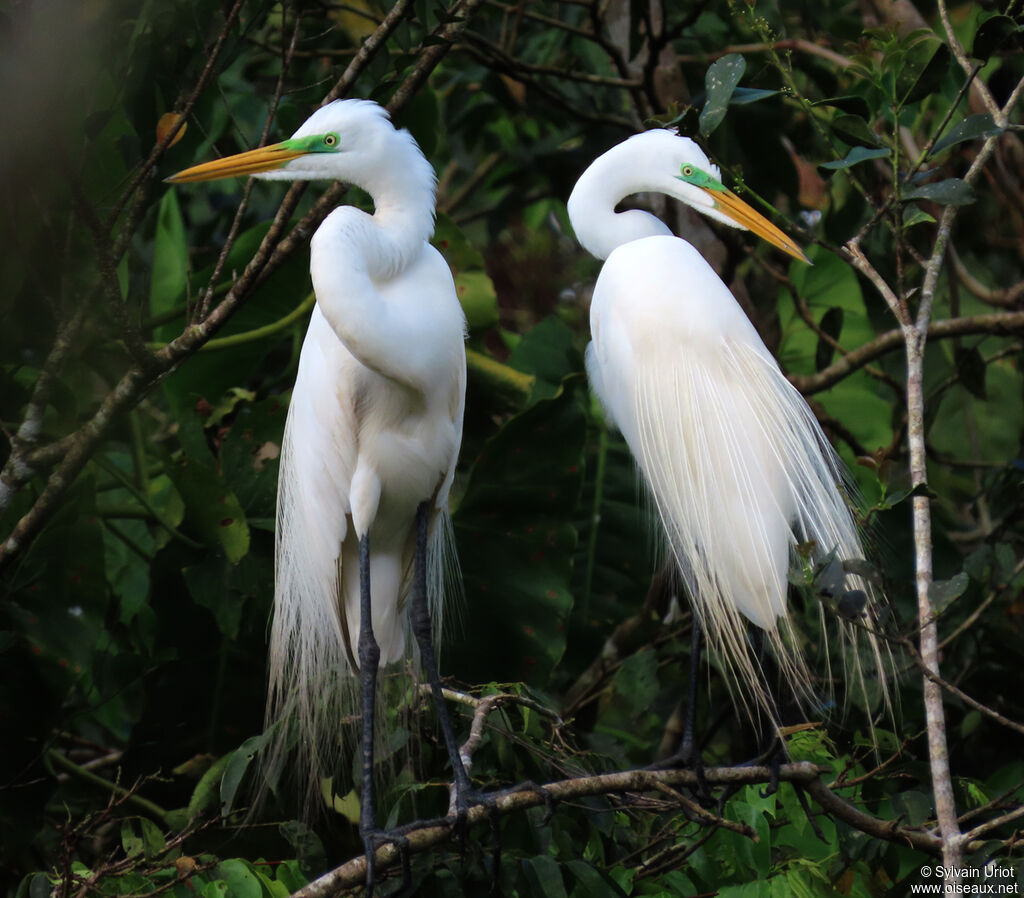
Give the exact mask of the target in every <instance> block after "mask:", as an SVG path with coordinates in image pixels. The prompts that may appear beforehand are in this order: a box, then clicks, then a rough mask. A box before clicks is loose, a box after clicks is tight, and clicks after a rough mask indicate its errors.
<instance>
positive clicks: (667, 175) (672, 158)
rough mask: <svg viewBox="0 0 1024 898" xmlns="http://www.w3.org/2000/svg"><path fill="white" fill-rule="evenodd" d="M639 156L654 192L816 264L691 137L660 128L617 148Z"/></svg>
mask: <svg viewBox="0 0 1024 898" xmlns="http://www.w3.org/2000/svg"><path fill="white" fill-rule="evenodd" d="M619 148H622V149H623V150H625V151H626V152H630V153H633V152H638V153H639V154H641V155H642V156H643V157H644V163H643V164H644V166H645V167H646V168H647V170H648V173H649V174H651V175H653V177H654V178H655V179H656V181H657V183H656V185H655V186H654V187H653V189H655V190H658V191H660V192H662V193H666V194H668V195H669V196H671V197H674V198H675V199H677V200H679V201H681V202H683V203H686V204H687V205H688V206H692V207H693V208H694V209H696V210H697V211H698V212H701V213H702V214H704V215H707V216H708V217H709V218H713V219H715V220H716V221H720V222H722V223H723V224H727V225H729V226H730V227H734V228H743V229H744V230H749V231H752V232H753V233H755V234H757V236H758V237H761V238H762V239H763V240H767V241H768V242H769V243H770V244H772V246H776V247H778V248H779V249H781V250H782V251H783V252H785V253H788V254H789V255H790V256H792V257H793V258H795V259H799V260H800V261H801V262H808V261H810V260H809V259H808V258H807V256H806V255H805V254H804V252H803V250H802V249H800V247H799V246H797V244H796V242H795V241H794V240H792V239H791V238H790V237H788V236H787V235H786V234H785V233H784V232H783V231H781V230H780V229H779V228H777V227H776V226H775V225H773V224H772V223H771V222H770V221H768V219H767V218H765V217H764V216H763V215H761V213H760V212H758V211H756V210H755V209H754V208H752V207H751V206H750V205H748V204H747V203H745V202H744V201H743V200H741V199H740V198H739V197H738V196H736V194H735V193H733V192H732V191H730V190H727V189H726V187H725V185H724V184H722V173H721V172H720V171H719V168H718V166H717V165H715V164H714V163H713V162H711V160H710V159H708V157H707V156H706V155H705V154H704V151H703V150H702V149H701V148H700V147H699V146H698V145H697V144H696V143H695V142H694V141H692V140H690V138H688V137H682V136H680V135H679V134H678V133H677V132H676V131H675V130H670V129H666V128H659V129H656V130H653V131H645V132H644V133H642V134H637V135H635V136H634V137H631V138H629V140H627V141H625V142H624V143H622V144H620V145H619V147H616V148H614V149H613V150H611V151H610V153H611V152H615V151H616V150H618V149H619Z"/></svg>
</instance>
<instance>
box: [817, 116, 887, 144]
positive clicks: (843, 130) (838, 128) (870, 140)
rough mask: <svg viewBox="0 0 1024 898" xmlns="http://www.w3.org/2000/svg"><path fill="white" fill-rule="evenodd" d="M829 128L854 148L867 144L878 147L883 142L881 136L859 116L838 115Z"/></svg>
mask: <svg viewBox="0 0 1024 898" xmlns="http://www.w3.org/2000/svg"><path fill="white" fill-rule="evenodd" d="M829 127H830V128H831V129H832V130H833V131H834V132H835V133H836V135H837V136H838V137H839V138H840V139H842V140H844V141H846V143H848V144H852V145H854V146H856V145H858V144H867V145H868V146H873V147H877V146H879V145H880V144H881V142H882V141H881V139H880V138H879V136H878V135H877V134H875V132H874V131H872V130H871V128H870V127H868V123H867V122H866V121H864V119H862V118H861V117H860V116H857V115H837V116H836V117H835V118H834V119H832V121H831V122H830V123H829Z"/></svg>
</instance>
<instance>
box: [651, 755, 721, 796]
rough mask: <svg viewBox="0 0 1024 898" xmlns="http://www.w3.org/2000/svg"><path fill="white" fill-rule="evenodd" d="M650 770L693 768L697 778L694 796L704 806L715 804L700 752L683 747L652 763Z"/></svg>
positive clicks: (693, 790)
mask: <svg viewBox="0 0 1024 898" xmlns="http://www.w3.org/2000/svg"><path fill="white" fill-rule="evenodd" d="M647 769H648V770H691V771H693V775H694V776H695V777H696V778H697V786H696V788H695V789H691V790H690V791H691V792H692V793H693V797H694V798H696V799H697V803H698V804H699V805H700V806H701V807H702V808H710V807H712V806H714V804H715V799H714V796H713V795H712V794H711V784H710V783H709V782H708V781H707V779H705V777H704V761H703V760H702V759H701V756H700V754H699V753H697V752H695V751H692V750H687V749H686V748H681V749H680V750H679V751H677V752H675V753H674V754H671V755H669V756H668V757H667V758H663V759H662V760H660V761H658V762H656V763H654V764H651V765H649V766H648V768H647Z"/></svg>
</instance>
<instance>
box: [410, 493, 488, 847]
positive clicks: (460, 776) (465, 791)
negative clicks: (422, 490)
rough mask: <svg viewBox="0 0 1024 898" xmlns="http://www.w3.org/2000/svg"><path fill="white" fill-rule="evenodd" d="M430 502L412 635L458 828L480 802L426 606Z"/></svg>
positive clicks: (420, 517) (423, 517) (421, 519)
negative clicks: (447, 767) (451, 784)
mask: <svg viewBox="0 0 1024 898" xmlns="http://www.w3.org/2000/svg"><path fill="white" fill-rule="evenodd" d="M427 523H428V522H427V503H426V502H421V503H420V505H419V507H418V508H417V509H416V561H415V568H414V571H413V586H412V632H413V635H414V636H415V637H416V643H417V645H419V648H420V660H421V661H422V663H423V668H424V670H425V671H426V672H427V679H428V680H429V681H430V692H431V694H432V695H433V697H434V706H435V707H436V708H437V717H438V721H439V722H440V724H441V734H442V736H443V737H444V744H445V748H447V749H448V758H449V760H450V761H451V764H452V774H453V777H454V780H455V808H456V813H457V815H458V820H459V826H460V827H463V828H464V827H465V821H466V814H467V813H468V812H469V805H470V803H471V802H476V803H479V796H478V795H476V794H475V793H474V791H473V786H472V783H471V782H470V779H469V774H467V773H466V766H465V765H464V764H463V763H462V756H461V755H460V754H459V746H458V744H457V743H456V741H455V731H454V730H453V729H452V721H451V718H450V717H449V716H448V706H447V705H446V704H445V701H444V694H443V693H442V691H441V676H440V674H439V673H438V670H437V659H436V657H435V655H434V643H433V639H432V633H431V624H430V608H429V607H428V605H427Z"/></svg>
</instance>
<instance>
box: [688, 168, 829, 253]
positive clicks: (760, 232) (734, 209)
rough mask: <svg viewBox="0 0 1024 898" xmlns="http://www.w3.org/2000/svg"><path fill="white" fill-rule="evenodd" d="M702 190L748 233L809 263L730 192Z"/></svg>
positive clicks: (783, 234) (798, 249) (768, 224)
mask: <svg viewBox="0 0 1024 898" xmlns="http://www.w3.org/2000/svg"><path fill="white" fill-rule="evenodd" d="M702 189H703V190H704V191H705V192H706V193H707V194H708V196H710V197H711V198H712V199H713V200H714V201H715V207H716V208H717V209H718V211H719V212H722V213H724V214H725V215H728V216H729V218H731V219H732V220H733V221H735V222H736V223H737V224H741V225H743V227H745V228H746V229H747V230H748V231H752V232H753V233H755V234H757V236H758V237H760V238H761V239H762V240H767V241H768V242H769V243H770V244H771V245H772V246H777V247H778V248H779V249H781V250H782V251H783V252H784V253H788V254H789V255H790V256H792V257H793V258H794V259H799V260H800V261H801V262H807V263H808V264H810V263H811V260H810V259H808V258H807V254H806V253H805V252H804V251H803V250H802V249H800V247H799V246H797V245H796V243H795V242H794V241H793V240H791V239H790V238H789V237H788V236H786V234H785V233H784V232H783V231H780V230H779V229H778V228H777V227H775V225H773V224H772V223H771V222H770V221H768V219H767V218H765V217H764V216H763V215H762V214H761V213H760V212H758V211H757V210H756V209H753V208H752V207H751V206H749V205H747V204H746V203H745V202H743V200H741V199H740V198H739V197H738V196H736V194H735V193H733V192H732V191H731V190H725V189H722V190H709V189H708V188H706V187H705V188H702Z"/></svg>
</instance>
